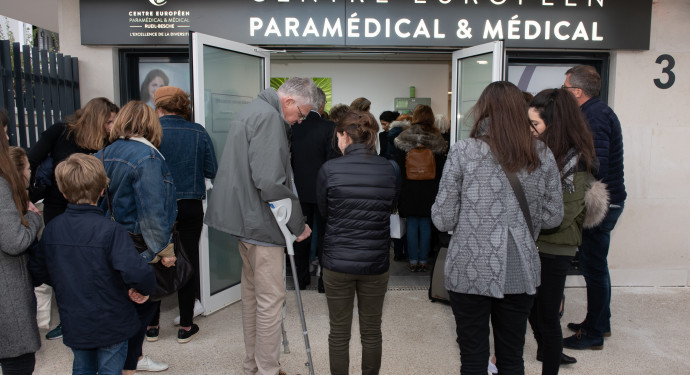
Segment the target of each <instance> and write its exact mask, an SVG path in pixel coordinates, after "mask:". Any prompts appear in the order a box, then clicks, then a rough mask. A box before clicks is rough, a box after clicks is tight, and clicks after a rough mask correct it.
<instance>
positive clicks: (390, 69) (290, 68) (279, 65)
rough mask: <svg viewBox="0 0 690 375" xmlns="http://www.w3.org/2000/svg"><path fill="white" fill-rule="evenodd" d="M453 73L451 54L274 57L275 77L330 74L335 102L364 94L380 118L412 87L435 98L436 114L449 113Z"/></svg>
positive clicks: (325, 75) (418, 94) (427, 96)
mask: <svg viewBox="0 0 690 375" xmlns="http://www.w3.org/2000/svg"><path fill="white" fill-rule="evenodd" d="M449 72H450V55H449V56H448V61H447V62H445V61H434V62H405V61H359V60H357V61H352V60H347V61H343V60H318V61H314V60H275V59H274V60H271V77H296V76H300V77H326V78H329V77H330V78H331V79H332V84H333V93H332V95H333V99H332V101H333V103H332V104H338V103H343V104H348V105H349V104H350V103H351V102H352V100H353V99H355V98H358V97H360V96H363V97H365V98H367V99H369V100H370V101H371V113H372V114H373V115H374V116H375V117H376V119H377V120H378V117H379V115H380V114H381V112H383V111H388V110H392V109H393V106H394V98H401V97H402V98H406V97H409V95H410V86H415V91H416V93H415V96H416V97H417V98H431V108H432V109H433V110H434V113H443V114H445V115H446V116H448V114H449V113H450V108H449V106H448V103H449V102H448V98H449V95H448V90H449V89H450V79H449V78H448V77H449V74H450V73H449Z"/></svg>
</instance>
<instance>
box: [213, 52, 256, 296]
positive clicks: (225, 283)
mask: <svg viewBox="0 0 690 375" xmlns="http://www.w3.org/2000/svg"><path fill="white" fill-rule="evenodd" d="M203 54H204V77H203V80H204V93H203V97H204V109H205V114H206V118H205V121H206V130H207V131H208V133H209V135H210V136H211V140H212V141H213V147H214V148H215V150H216V156H217V158H218V160H219V161H220V159H221V156H222V154H223V149H224V148H225V139H226V138H227V133H228V129H229V126H230V121H231V120H232V119H233V118H234V117H235V114H237V112H239V110H240V109H241V108H242V106H243V105H245V104H247V103H249V102H250V101H251V100H252V99H254V98H255V97H256V96H257V95H258V94H259V92H261V90H263V88H264V87H265V82H264V74H263V67H264V65H263V59H262V58H260V57H257V56H251V55H246V54H242V53H239V52H234V51H228V50H224V49H221V48H216V47H210V46H206V45H205V46H204V47H203ZM212 194H213V190H211V191H210V192H209V195H212ZM208 242H209V268H210V270H209V271H210V286H211V295H214V294H217V293H219V292H222V291H223V290H226V289H227V288H230V287H232V286H233V285H237V284H239V283H240V280H241V274H242V259H241V258H240V254H239V252H238V250H237V239H236V238H235V237H233V236H231V235H229V234H227V233H224V232H220V231H217V230H215V229H212V228H208Z"/></svg>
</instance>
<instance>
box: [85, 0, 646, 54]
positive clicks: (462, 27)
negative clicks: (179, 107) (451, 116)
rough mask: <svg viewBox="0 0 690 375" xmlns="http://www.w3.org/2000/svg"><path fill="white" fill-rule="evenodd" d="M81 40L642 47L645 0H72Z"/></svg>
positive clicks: (113, 42) (93, 42)
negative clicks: (199, 37)
mask: <svg viewBox="0 0 690 375" xmlns="http://www.w3.org/2000/svg"><path fill="white" fill-rule="evenodd" d="M80 8H81V37H82V44H87V45H151V44H165V45H169V44H178V45H183V44H187V40H188V39H187V34H188V31H189V30H190V29H192V30H194V31H198V32H202V33H205V34H210V35H214V36H217V37H221V38H226V39H230V40H233V41H236V42H241V43H247V44H252V45H288V46H289V45H294V46H300V45H301V46H352V47H368V46H371V47H375V46H379V47H382V46H385V47H392V46H404V47H467V46H474V45H478V44H482V43H486V42H490V41H493V40H499V39H503V40H504V41H505V45H506V47H523V48H558V49H638V50H645V49H649V36H650V29H651V13H652V0H110V1H104V0H80Z"/></svg>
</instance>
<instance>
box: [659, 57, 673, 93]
mask: <svg viewBox="0 0 690 375" xmlns="http://www.w3.org/2000/svg"><path fill="white" fill-rule="evenodd" d="M664 61H667V62H668V65H666V67H665V68H663V69H661V73H664V74H666V75H667V76H668V80H667V81H666V82H661V80H660V79H659V78H655V79H654V84H655V85H656V87H658V88H660V89H668V88H670V87H671V86H673V84H674V83H675V82H676V75H675V73H673V72H672V71H671V69H673V67H674V66H676V60H675V59H674V58H673V56H671V55H661V56H659V57H657V58H656V63H657V64H661V63H663V62H664Z"/></svg>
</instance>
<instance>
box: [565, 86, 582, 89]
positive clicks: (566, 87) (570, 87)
mask: <svg viewBox="0 0 690 375" xmlns="http://www.w3.org/2000/svg"><path fill="white" fill-rule="evenodd" d="M561 88H562V89H579V87H575V86H566V85H563V86H561Z"/></svg>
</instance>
